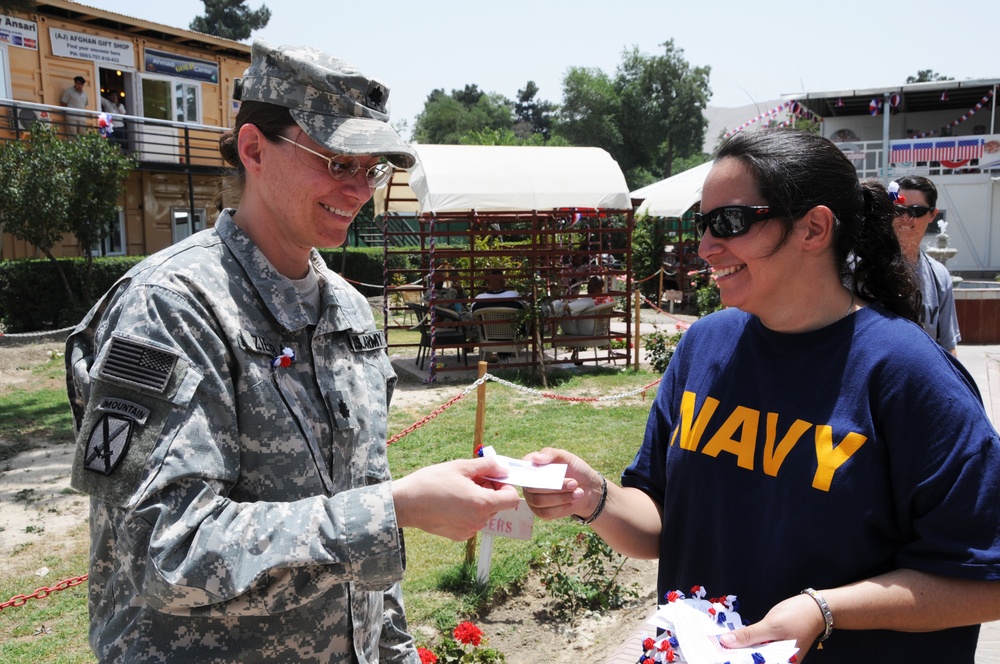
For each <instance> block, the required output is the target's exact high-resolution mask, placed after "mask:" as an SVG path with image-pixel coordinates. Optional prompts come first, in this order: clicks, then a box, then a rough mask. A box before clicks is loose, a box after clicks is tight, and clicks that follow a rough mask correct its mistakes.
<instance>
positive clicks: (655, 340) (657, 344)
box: [642, 330, 684, 373]
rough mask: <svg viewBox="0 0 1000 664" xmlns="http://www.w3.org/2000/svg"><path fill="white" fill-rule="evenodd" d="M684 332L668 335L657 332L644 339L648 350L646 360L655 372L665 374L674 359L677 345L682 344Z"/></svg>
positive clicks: (644, 345)
mask: <svg viewBox="0 0 1000 664" xmlns="http://www.w3.org/2000/svg"><path fill="white" fill-rule="evenodd" d="M683 335H684V332H683V331H678V332H675V333H674V334H667V333H666V332H663V331H660V330H657V331H656V332H653V333H652V334H647V335H646V336H644V337H643V338H642V344H643V347H644V348H645V349H646V359H647V360H649V363H650V364H651V365H653V371H655V372H656V373H663V372H664V371H666V370H667V365H668V364H670V360H672V359H673V357H674V351H675V350H677V344H678V343H680V340H681V337H682V336H683Z"/></svg>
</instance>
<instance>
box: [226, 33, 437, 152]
mask: <svg viewBox="0 0 1000 664" xmlns="http://www.w3.org/2000/svg"><path fill="white" fill-rule="evenodd" d="M234 96H235V98H236V99H239V100H241V101H261V102H266V103H268V104H275V105H278V106H284V107H286V108H288V109H289V111H290V112H291V115H292V118H293V119H294V120H295V122H296V123H297V124H298V125H299V126H300V127H301V128H302V131H304V132H305V133H306V134H307V135H308V136H309V138H311V139H313V140H314V141H316V142H317V143H318V144H320V145H322V146H324V147H326V148H328V149H330V150H331V151H333V152H336V153H338V154H348V155H378V156H383V157H385V158H386V159H387V160H389V161H390V162H391V163H392V164H393V165H395V166H398V167H400V168H410V167H412V166H413V165H414V164H415V163H416V161H417V160H416V152H415V151H414V149H413V148H411V147H410V146H409V145H407V144H406V143H404V142H403V139H402V138H400V137H399V134H397V133H396V131H395V130H394V129H393V128H392V126H391V125H390V124H389V107H388V100H389V88H388V87H387V86H386V85H385V84H384V83H381V82H379V81H376V80H375V79H372V78H368V77H367V76H365V75H364V74H362V73H361V72H360V71H358V69H357V68H356V67H355V66H354V65H352V64H350V63H349V62H346V61H344V60H341V59H340V58H336V57H333V56H331V55H328V54H326V53H323V52H322V51H320V50H318V49H314V48H307V47H300V46H279V47H277V48H272V47H271V46H269V45H268V44H267V43H266V42H264V41H262V40H259V39H257V40H255V41H254V43H253V46H252V48H251V51H250V67H248V68H247V70H246V71H245V72H244V73H243V78H242V80H240V81H237V84H236V90H235V91H234Z"/></svg>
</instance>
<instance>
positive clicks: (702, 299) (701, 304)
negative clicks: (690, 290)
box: [695, 276, 722, 316]
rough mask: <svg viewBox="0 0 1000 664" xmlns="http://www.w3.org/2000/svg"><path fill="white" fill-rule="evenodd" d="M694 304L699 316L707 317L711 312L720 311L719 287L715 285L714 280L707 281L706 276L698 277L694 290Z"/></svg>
mask: <svg viewBox="0 0 1000 664" xmlns="http://www.w3.org/2000/svg"><path fill="white" fill-rule="evenodd" d="M695 304H696V305H697V308H698V315H699V316H707V315H708V314H710V313H712V312H713V311H719V310H720V309H722V300H721V298H720V297H719V287H718V286H716V285H715V280H713V279H709V278H708V277H707V276H699V278H698V288H697V289H696V290H695Z"/></svg>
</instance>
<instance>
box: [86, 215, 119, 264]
mask: <svg viewBox="0 0 1000 664" xmlns="http://www.w3.org/2000/svg"><path fill="white" fill-rule="evenodd" d="M90 251H91V253H93V254H94V255H95V256H124V255H125V211H124V210H122V209H121V208H118V217H117V218H116V219H115V221H112V222H111V232H110V233H108V236H107V237H105V238H104V240H102V241H101V242H99V243H98V244H96V245H94V246H93V247H91V249H90Z"/></svg>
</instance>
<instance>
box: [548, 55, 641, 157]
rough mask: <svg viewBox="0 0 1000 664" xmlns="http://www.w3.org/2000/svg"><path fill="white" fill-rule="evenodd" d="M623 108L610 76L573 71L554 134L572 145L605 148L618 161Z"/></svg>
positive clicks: (566, 80)
mask: <svg viewBox="0 0 1000 664" xmlns="http://www.w3.org/2000/svg"><path fill="white" fill-rule="evenodd" d="M620 108H621V104H620V102H619V99H618V95H617V93H616V91H615V85H614V82H613V81H612V79H611V77H610V76H608V75H607V74H606V73H605V72H603V71H601V70H600V69H597V68H587V67H570V68H569V71H567V72H566V76H564V77H563V103H562V107H561V108H560V110H559V115H558V118H557V120H556V129H555V130H556V132H557V133H558V134H559V135H560V136H565V137H566V139H567V140H568V141H569V142H570V143H571V144H573V145H588V146H592V147H598V148H603V149H604V150H607V151H608V152H609V153H610V154H611V156H613V157H615V158H617V157H618V155H620V154H621V152H622V150H623V147H622V130H621V127H620V126H619V121H618V120H619V116H620ZM619 165H621V161H619ZM624 169H625V167H623V170H624Z"/></svg>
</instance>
